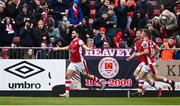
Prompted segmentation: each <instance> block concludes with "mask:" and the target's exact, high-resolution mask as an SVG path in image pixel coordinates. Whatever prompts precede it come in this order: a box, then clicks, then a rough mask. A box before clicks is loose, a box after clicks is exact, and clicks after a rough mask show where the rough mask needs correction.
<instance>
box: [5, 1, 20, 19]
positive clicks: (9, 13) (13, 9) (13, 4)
mask: <svg viewBox="0 0 180 106" xmlns="http://www.w3.org/2000/svg"><path fill="white" fill-rule="evenodd" d="M20 2H21V0H8V2H7V4H6V9H5V14H6V17H11V18H13V19H16V17H17V15H18V14H19V9H20Z"/></svg>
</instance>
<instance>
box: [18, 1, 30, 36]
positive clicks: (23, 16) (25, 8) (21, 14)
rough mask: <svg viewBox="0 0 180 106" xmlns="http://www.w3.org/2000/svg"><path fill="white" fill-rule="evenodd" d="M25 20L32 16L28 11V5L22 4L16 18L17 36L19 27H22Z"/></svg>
mask: <svg viewBox="0 0 180 106" xmlns="http://www.w3.org/2000/svg"><path fill="white" fill-rule="evenodd" d="M26 18H30V19H31V18H32V15H31V14H30V12H29V11H28V5H27V4H26V3H25V4H23V7H22V10H20V12H19V14H18V16H17V18H16V27H17V33H18V34H19V30H20V28H21V27H23V26H24V22H25V20H26Z"/></svg>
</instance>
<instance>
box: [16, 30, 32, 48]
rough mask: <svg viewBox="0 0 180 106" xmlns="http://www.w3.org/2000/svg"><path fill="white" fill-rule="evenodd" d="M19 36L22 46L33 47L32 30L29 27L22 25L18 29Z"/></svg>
mask: <svg viewBox="0 0 180 106" xmlns="http://www.w3.org/2000/svg"><path fill="white" fill-rule="evenodd" d="M19 32H20V33H19V36H20V38H21V46H22V47H33V46H34V45H33V42H34V40H33V30H32V29H31V28H28V29H27V28H25V27H22V28H21V29H20V31H19Z"/></svg>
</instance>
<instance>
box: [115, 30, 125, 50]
mask: <svg viewBox="0 0 180 106" xmlns="http://www.w3.org/2000/svg"><path fill="white" fill-rule="evenodd" d="M122 40H123V33H122V32H120V31H118V32H117V33H116V35H115V36H114V45H115V47H116V48H120V44H121V42H122Z"/></svg>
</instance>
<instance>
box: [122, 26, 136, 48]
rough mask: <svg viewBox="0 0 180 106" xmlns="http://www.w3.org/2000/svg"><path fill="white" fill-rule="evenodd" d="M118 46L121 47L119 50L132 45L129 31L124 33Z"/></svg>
mask: <svg viewBox="0 0 180 106" xmlns="http://www.w3.org/2000/svg"><path fill="white" fill-rule="evenodd" d="M120 45H121V46H120V47H121V48H127V47H132V45H133V38H132V36H131V35H130V32H129V30H128V31H126V32H124V36H123V41H122V42H121V44H120Z"/></svg>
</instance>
